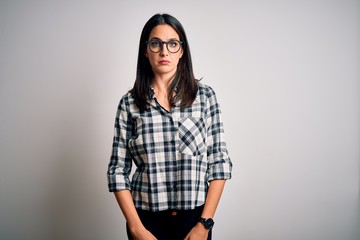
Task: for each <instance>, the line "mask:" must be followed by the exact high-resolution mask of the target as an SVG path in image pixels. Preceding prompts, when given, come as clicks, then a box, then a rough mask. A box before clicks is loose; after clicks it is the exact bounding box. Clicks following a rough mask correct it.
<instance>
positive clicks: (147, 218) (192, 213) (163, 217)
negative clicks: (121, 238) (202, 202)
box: [126, 206, 211, 240]
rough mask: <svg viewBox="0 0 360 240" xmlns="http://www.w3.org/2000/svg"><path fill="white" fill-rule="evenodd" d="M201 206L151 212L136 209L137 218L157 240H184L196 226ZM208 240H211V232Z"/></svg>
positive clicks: (130, 238)
mask: <svg viewBox="0 0 360 240" xmlns="http://www.w3.org/2000/svg"><path fill="white" fill-rule="evenodd" d="M202 210H203V206H201V207H197V208H195V209H193V210H166V211H160V212H151V211H144V210H139V209H137V212H138V214H139V217H140V219H141V221H142V223H143V224H144V226H145V228H146V229H147V230H148V231H150V232H151V233H152V234H153V235H154V236H155V237H156V238H157V239H158V240H184V238H185V237H186V235H187V234H188V233H189V232H190V230H191V229H192V228H193V227H194V226H195V225H196V224H197V222H198V219H199V217H200V216H201V213H202ZM126 230H127V235H128V239H129V240H133V239H134V238H133V237H132V236H131V233H130V230H129V227H128V225H126ZM208 240H211V230H210V231H209V236H208Z"/></svg>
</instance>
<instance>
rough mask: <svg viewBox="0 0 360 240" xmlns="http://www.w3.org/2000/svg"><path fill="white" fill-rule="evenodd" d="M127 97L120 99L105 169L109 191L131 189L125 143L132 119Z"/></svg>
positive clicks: (130, 162) (129, 160)
mask: <svg viewBox="0 0 360 240" xmlns="http://www.w3.org/2000/svg"><path fill="white" fill-rule="evenodd" d="M127 99H128V98H126V97H123V98H122V99H121V100H120V103H119V106H118V109H117V112H116V118H115V126H114V139H113V145H112V154H111V158H110V163H109V165H108V170H107V179H108V188H109V191H110V192H115V191H120V190H124V189H128V190H130V189H131V186H130V179H129V175H130V172H131V167H132V158H131V155H130V152H129V151H128V148H127V143H128V141H129V139H130V138H131V135H132V132H133V130H132V128H133V127H132V126H133V124H132V121H131V117H130V114H129V111H128V109H129V107H128V106H129V104H128V100H127Z"/></svg>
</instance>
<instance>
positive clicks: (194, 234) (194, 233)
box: [184, 223, 209, 240]
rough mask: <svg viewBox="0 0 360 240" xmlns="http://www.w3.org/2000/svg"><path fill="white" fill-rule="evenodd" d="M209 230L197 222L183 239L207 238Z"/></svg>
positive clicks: (196, 239) (203, 239) (202, 239)
mask: <svg viewBox="0 0 360 240" xmlns="http://www.w3.org/2000/svg"><path fill="white" fill-rule="evenodd" d="M208 235H209V230H207V229H206V228H205V227H204V226H203V225H202V224H201V223H197V224H196V225H195V227H193V228H192V229H191V231H190V232H189V233H188V235H186V237H185V239H184V240H207V238H208Z"/></svg>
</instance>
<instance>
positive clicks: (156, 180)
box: [107, 83, 232, 211]
mask: <svg viewBox="0 0 360 240" xmlns="http://www.w3.org/2000/svg"><path fill="white" fill-rule="evenodd" d="M150 92H151V93H150V94H149V99H148V111H144V112H143V113H140V112H139V110H138V108H137V106H136V104H135V102H134V98H133V97H132V96H131V94H130V93H127V94H125V95H124V96H123V97H122V99H121V101H120V104H119V107H118V110H117V114H116V119H115V131H114V140H113V148H112V155H111V159H110V163H109V166H108V172H107V174H108V187H109V191H110V192H114V191H119V190H124V189H128V190H131V193H132V196H133V199H134V204H135V207H137V208H140V209H143V210H151V211H161V210H167V209H182V210H188V209H194V208H195V207H196V206H200V205H202V204H204V203H205V197H206V193H207V189H208V182H209V181H211V180H214V179H230V178H231V168H232V163H231V160H230V158H229V156H228V152H227V148H226V143H225V137H224V128H223V123H222V120H221V112H220V108H219V104H218V102H217V100H216V95H215V92H214V91H213V89H212V88H210V87H209V86H206V85H204V84H200V83H199V90H198V93H197V96H196V99H195V101H194V103H193V104H192V106H191V107H189V108H185V109H180V107H179V106H174V107H172V109H171V111H166V110H165V109H164V108H162V107H161V106H160V105H159V103H158V102H157V100H156V98H155V97H154V92H153V90H152V91H150ZM133 162H134V163H135V165H136V171H135V172H134V174H133V176H132V181H130V178H129V176H130V173H131V167H132V163H133Z"/></svg>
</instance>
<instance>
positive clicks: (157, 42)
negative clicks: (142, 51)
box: [150, 40, 161, 48]
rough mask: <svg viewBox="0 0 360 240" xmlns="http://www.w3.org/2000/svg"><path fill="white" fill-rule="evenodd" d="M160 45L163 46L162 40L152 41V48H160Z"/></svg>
mask: <svg viewBox="0 0 360 240" xmlns="http://www.w3.org/2000/svg"><path fill="white" fill-rule="evenodd" d="M160 46H161V43H160V41H157V40H153V41H151V42H150V47H152V48H158V47H160Z"/></svg>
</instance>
